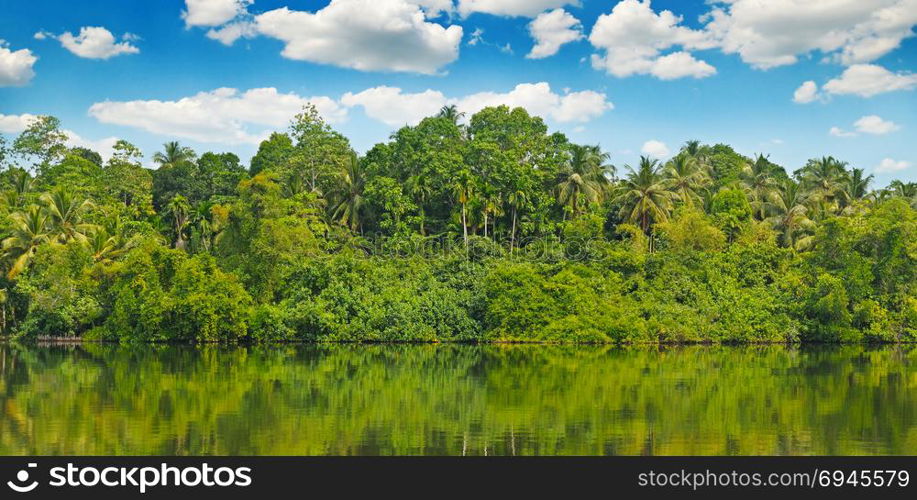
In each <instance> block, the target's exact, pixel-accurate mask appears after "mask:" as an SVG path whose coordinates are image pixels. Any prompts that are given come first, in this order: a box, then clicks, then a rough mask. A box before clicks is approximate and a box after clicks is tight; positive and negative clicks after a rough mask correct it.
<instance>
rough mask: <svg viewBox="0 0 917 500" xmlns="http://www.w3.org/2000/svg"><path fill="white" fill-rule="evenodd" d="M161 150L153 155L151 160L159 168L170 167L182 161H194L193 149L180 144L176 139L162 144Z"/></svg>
mask: <svg viewBox="0 0 917 500" xmlns="http://www.w3.org/2000/svg"><path fill="white" fill-rule="evenodd" d="M162 148H163V150H162V151H161V152H157V153H156V154H154V155H153V161H154V162H156V163H158V164H159V168H172V167H174V166H176V165H180V164H182V163H187V162H190V161H194V156H195V154H194V150H193V149H191V148H189V147H185V146H182V145H181V144H180V143H179V142H178V141H170V142H167V143H165V144H163V145H162Z"/></svg>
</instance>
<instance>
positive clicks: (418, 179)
mask: <svg viewBox="0 0 917 500" xmlns="http://www.w3.org/2000/svg"><path fill="white" fill-rule="evenodd" d="M405 187H406V188H407V194H408V196H410V197H411V198H413V200H414V203H416V204H417V211H418V214H417V215H418V219H420V234H421V236H426V228H425V224H426V220H427V212H426V206H427V200H428V199H429V198H430V196H432V195H433V185H432V184H431V183H430V176H428V175H424V174H423V173H419V172H418V173H416V174H414V175H412V176H410V177H408V180H407V182H406V183H405Z"/></svg>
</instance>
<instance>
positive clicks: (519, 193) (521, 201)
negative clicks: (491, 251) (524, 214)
mask: <svg viewBox="0 0 917 500" xmlns="http://www.w3.org/2000/svg"><path fill="white" fill-rule="evenodd" d="M506 201H508V202H509V206H510V207H512V209H513V226H512V229H511V230H510V233H509V251H510V252H511V253H512V251H513V249H514V248H515V246H516V219H517V217H518V214H519V210H521V209H523V208H525V206H526V205H527V204H528V202H529V197H528V194H526V192H525V191H524V190H522V189H517V190H515V191H513V192H511V193H510V194H509V196H507V198H506Z"/></svg>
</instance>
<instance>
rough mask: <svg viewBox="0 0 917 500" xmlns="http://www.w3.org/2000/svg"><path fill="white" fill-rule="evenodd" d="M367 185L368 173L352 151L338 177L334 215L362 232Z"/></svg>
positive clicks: (341, 221)
mask: <svg viewBox="0 0 917 500" xmlns="http://www.w3.org/2000/svg"><path fill="white" fill-rule="evenodd" d="M365 185H366V174H365V172H364V171H363V165H362V164H361V163H360V159H359V158H358V157H357V155H356V153H352V154H351V156H350V160H349V161H348V162H347V164H346V165H345V166H344V169H343V171H342V172H341V173H340V175H339V177H338V183H337V187H336V192H335V193H334V196H335V199H336V203H335V207H334V213H333V214H332V217H333V218H334V219H335V220H337V221H338V222H340V223H341V224H343V225H345V226H347V227H349V228H350V229H351V230H352V231H358V230H360V232H361V233H362V231H361V229H362V226H361V218H360V216H361V214H362V212H363V206H364V204H365V200H364V198H363V188H364V187H365Z"/></svg>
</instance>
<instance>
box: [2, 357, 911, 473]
mask: <svg viewBox="0 0 917 500" xmlns="http://www.w3.org/2000/svg"><path fill="white" fill-rule="evenodd" d="M915 453H917V349H914V348H911V347H901V346H897V347H882V348H868V347H833V348H825V347H821V348H796V347H783V346H767V347H679V348H657V347H654V348H650V347H633V348H613V347H557V346H467V345H388V346H365V345H364V346H359V345H336V346H280V347H232V348H230V347H174V346H172V347H162V346H137V347H122V346H110V345H82V346H66V347H62V346H52V347H47V346H45V347H42V346H28V347H26V346H18V345H9V344H7V345H3V344H0V455H33V454H39V455H55V454H78V455H83V454H86V455H96V454H105V455H109V454H110V455H121V454H127V455H131V454H137V455H148V454H156V455H159V454H163V455H186V454H192V455H198V454H202V455H206V454H216V455H257V454H279V455H461V454H466V455H484V454H488V455H512V454H515V455H567V454H576V455H760V454H766V455H782V454H793V455H796V454H827V455H862V454H915Z"/></svg>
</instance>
